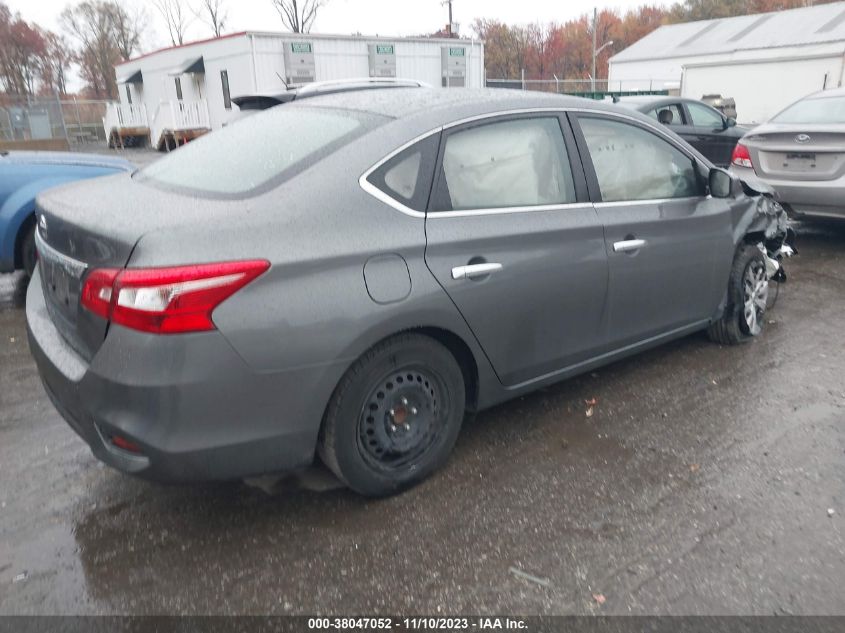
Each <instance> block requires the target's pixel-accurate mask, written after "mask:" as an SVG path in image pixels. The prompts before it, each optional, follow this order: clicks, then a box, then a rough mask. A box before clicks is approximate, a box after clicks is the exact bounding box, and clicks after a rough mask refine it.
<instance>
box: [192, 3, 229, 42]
mask: <svg viewBox="0 0 845 633" xmlns="http://www.w3.org/2000/svg"><path fill="white" fill-rule="evenodd" d="M195 15H196V16H197V17H198V18H199V19H200V20H202V21H203V22H205V23H206V24H207V25H208V26H210V27H211V30H212V31H213V32H214V37H220V36H221V35H222V34H223V29H224V28H226V20H227V19H228V15H227V11H226V8H225V7H224V6H223V0H201V2H200V6H199V9H198V10H197V11H196V12H195Z"/></svg>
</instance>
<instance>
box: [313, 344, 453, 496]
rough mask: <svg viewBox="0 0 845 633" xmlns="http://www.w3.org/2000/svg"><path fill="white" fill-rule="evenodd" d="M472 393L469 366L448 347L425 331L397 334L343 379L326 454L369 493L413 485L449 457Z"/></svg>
mask: <svg viewBox="0 0 845 633" xmlns="http://www.w3.org/2000/svg"><path fill="white" fill-rule="evenodd" d="M465 397H466V396H465V390H464V379H463V374H462V372H461V368H460V367H459V366H458V363H457V361H456V360H455V358H454V356H452V354H451V353H450V352H449V350H448V349H446V348H445V347H444V346H443V345H441V344H440V343H438V342H437V341H435V340H434V339H431V338H429V337H427V336H423V335H420V334H400V335H397V336H394V337H392V338H390V339H388V340H386V341H384V342H382V343H379V344H378V345H376V346H375V347H373V348H372V349H371V350H370V351H368V352H367V353H366V354H364V356H362V357H361V358H359V359H358V360H357V361H356V362H355V364H354V365H353V366H352V367H351V368H350V369H349V370H348V371H347V372H346V374H345V375H344V377H343V378H342V379H341V381H340V384H339V385H338V387H337V389H336V390H335V392H334V394H333V395H332V398H331V401H330V402H329V406H328V408H327V410H326V414H325V418H324V420H323V427H322V431H321V433H320V441H319V443H318V451H319V454H320V457H321V458H322V460H323V462H325V464H326V465H327V466H328V467H329V468H330V469H331V470H332V471H333V472H334V473H335V475H337V476H338V477H339V478H340V479H341V480H342V481H343V482H344V483H346V485H348V486H349V487H350V488H352V489H353V490H355V491H356V492H358V493H360V494H362V495H366V496H376V497H377V496H385V495H389V494H392V493H395V492H398V491H400V490H402V489H405V488H408V487H410V486H412V485H414V484H415V483H418V482H420V481H422V480H423V479H425V478H426V477H427V476H428V475H430V474H431V473H432V472H434V471H435V470H437V468H439V467H440V466H441V465H442V464H443V463H444V462H445V461H446V458H447V457H448V456H449V453H451V451H452V448H453V446H454V445H455V440H456V439H457V437H458V432H459V431H460V428H461V423H462V421H463V417H464V409H465Z"/></svg>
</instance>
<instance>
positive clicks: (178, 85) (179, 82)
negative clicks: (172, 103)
mask: <svg viewBox="0 0 845 633" xmlns="http://www.w3.org/2000/svg"><path fill="white" fill-rule="evenodd" d="M175 83H176V98H177V99H179V101H181V100H182V78H181V77H176V82H175Z"/></svg>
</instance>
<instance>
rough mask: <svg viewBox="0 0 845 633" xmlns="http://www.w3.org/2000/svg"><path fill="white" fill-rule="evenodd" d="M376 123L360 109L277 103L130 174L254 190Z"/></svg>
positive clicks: (196, 189)
mask: <svg viewBox="0 0 845 633" xmlns="http://www.w3.org/2000/svg"><path fill="white" fill-rule="evenodd" d="M379 122H380V117H375V116H372V115H367V114H363V113H360V112H350V111H347V110H335V109H329V108H303V107H291V106H287V105H281V106H277V107H275V108H271V109H270V110H268V111H267V112H262V113H261V114H256V115H254V116H251V117H245V118H244V119H242V120H239V121H237V122H234V123H231V124H230V125H227V126H226V127H224V128H222V129H220V130H217V131H215V132H213V133H211V134H207V135H205V136H201V137H200V138H198V139H196V140H195V141H191V142H190V143H188V144H187V145H185V146H183V147H181V148H180V149H178V150H177V151H175V152H172V153H171V154H168V155H166V156H165V157H163V158H161V159H160V160H157V161H156V162H154V163H152V164H151V165H149V166H147V167H145V168H144V169H142V170H140V171H139V172H137V173H136V178H138V179H140V180H142V181H147V182H150V183H151V184H157V185H163V186H164V187H166V188H173V189H177V190H185V191H186V192H192V193H199V194H206V195H211V196H213V197H244V196H248V195H255V194H258V193H261V192H263V191H266V190H268V189H270V188H272V187H274V186H276V185H277V184H278V183H280V182H281V181H282V180H285V179H286V178H289V177H290V176H292V175H294V174H296V173H298V172H300V171H302V170H303V169H306V168H307V167H309V166H311V165H313V164H314V163H315V162H316V161H318V160H320V159H322V158H324V157H325V156H328V155H329V154H331V153H332V152H334V151H336V150H337V149H339V148H341V147H343V146H344V145H346V144H347V143H349V142H350V141H351V140H352V139H354V138H356V137H357V136H360V135H361V134H363V133H364V132H366V131H367V130H369V129H372V128H374V127H376V126H377V125H378V123H379Z"/></svg>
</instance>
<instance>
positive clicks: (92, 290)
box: [82, 268, 120, 319]
mask: <svg viewBox="0 0 845 633" xmlns="http://www.w3.org/2000/svg"><path fill="white" fill-rule="evenodd" d="M119 272H120V271H119V270H113V269H109V268H100V269H97V270H93V271H91V274H90V275H88V278H87V279H86V280H85V285H84V286H83V287H82V305H84V306H85V307H86V308H88V309H89V310H90V311H91V312H93V313H94V314H96V315H97V316H100V317H102V318H104V319H108V318H109V315H110V313H111V298H112V293H113V289H114V280H115V279H116V278H117V275H118V273H119Z"/></svg>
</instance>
